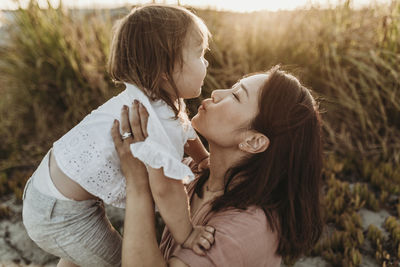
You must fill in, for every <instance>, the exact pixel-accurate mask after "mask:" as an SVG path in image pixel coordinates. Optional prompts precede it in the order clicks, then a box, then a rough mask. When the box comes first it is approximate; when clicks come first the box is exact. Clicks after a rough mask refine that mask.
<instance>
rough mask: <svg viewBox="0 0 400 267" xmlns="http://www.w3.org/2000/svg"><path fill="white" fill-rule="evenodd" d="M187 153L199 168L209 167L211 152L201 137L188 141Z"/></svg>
mask: <svg viewBox="0 0 400 267" xmlns="http://www.w3.org/2000/svg"><path fill="white" fill-rule="evenodd" d="M185 153H186V154H188V155H189V156H190V157H191V158H192V159H193V160H194V161H195V162H196V163H197V164H198V165H199V169H204V168H208V158H209V153H208V151H207V149H206V148H205V147H204V145H203V143H202V142H201V141H200V138H199V137H196V139H193V140H188V141H187V142H186V145H185Z"/></svg>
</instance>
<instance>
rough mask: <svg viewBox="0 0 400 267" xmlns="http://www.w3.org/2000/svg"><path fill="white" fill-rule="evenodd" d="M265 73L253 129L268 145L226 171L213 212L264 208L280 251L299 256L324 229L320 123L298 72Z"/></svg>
mask: <svg viewBox="0 0 400 267" xmlns="http://www.w3.org/2000/svg"><path fill="white" fill-rule="evenodd" d="M267 74H268V75H269V77H268V78H267V81H266V82H265V84H264V85H263V87H262V88H261V94H260V97H259V103H258V105H259V112H258V114H257V115H256V117H255V118H254V120H253V121H252V122H251V125H250V128H251V129H254V130H256V131H258V132H260V133H263V134H264V135H266V136H267V137H268V138H269V139H270V145H269V147H268V149H267V150H266V151H264V152H262V153H258V154H252V155H250V156H249V157H247V158H245V159H243V160H242V161H241V162H240V163H238V164H237V165H236V166H233V167H231V168H230V169H229V170H228V172H227V173H226V175H225V192H224V194H223V195H222V196H220V197H218V198H216V199H215V200H214V202H213V204H212V211H215V212H217V211H221V210H225V209H228V208H238V209H246V208H247V207H249V206H253V205H256V206H258V207H261V208H262V209H263V210H264V212H265V215H266V217H267V220H268V223H269V225H270V226H271V228H272V229H273V230H276V231H278V236H279V245H278V249H277V253H278V254H279V255H282V256H288V257H289V258H297V257H298V256H300V255H302V254H303V253H305V252H307V251H308V250H309V249H311V248H312V247H313V246H314V245H315V243H316V242H317V241H318V239H319V237H320V235H321V232H322V228H323V223H322V219H321V211H320V183H321V170H322V145H321V122H320V116H319V112H318V108H317V106H316V104H315V101H314V99H313V97H312V96H311V94H310V92H309V90H308V89H307V88H305V87H303V86H302V85H301V84H300V83H299V81H298V80H297V79H296V78H295V77H294V76H292V75H290V74H287V73H285V72H284V71H282V70H280V69H279V67H274V68H272V69H271V70H270V71H269V72H268V73H267ZM208 176H209V173H205V174H203V175H202V176H201V177H200V178H199V180H198V182H197V185H196V187H195V192H196V193H197V194H198V195H199V196H200V197H202V188H203V185H204V183H205V182H206V181H207V179H208Z"/></svg>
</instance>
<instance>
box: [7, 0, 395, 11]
mask: <svg viewBox="0 0 400 267" xmlns="http://www.w3.org/2000/svg"><path fill="white" fill-rule="evenodd" d="M37 1H38V2H39V4H41V6H43V7H45V6H46V3H47V0H37ZM59 1H60V0H50V2H51V3H52V5H53V6H58V3H59ZM343 1H344V0H180V3H181V4H182V5H189V6H194V7H212V8H215V9H218V10H229V11H238V12H251V11H259V10H269V11H277V10H293V9H297V8H303V7H306V8H307V7H309V6H310V5H311V4H313V5H315V4H317V5H320V6H326V5H332V4H333V5H334V4H336V3H338V2H343ZM16 2H18V1H16V0H0V9H15V8H16V7H17V6H18V4H16ZM19 2H21V4H22V6H24V5H26V3H28V2H29V0H19ZM148 2H151V1H148V0H147V1H146V0H62V3H63V5H65V6H68V7H77V8H87V7H88V8H93V7H97V8H110V7H118V6H124V5H129V4H138V3H140V4H144V3H148ZM156 2H157V3H160V2H161V3H170V4H171V3H172V4H176V3H177V2H178V0H156ZM352 2H353V5H354V6H355V7H360V6H365V5H368V4H370V3H375V2H378V3H390V2H391V0H353V1H352Z"/></svg>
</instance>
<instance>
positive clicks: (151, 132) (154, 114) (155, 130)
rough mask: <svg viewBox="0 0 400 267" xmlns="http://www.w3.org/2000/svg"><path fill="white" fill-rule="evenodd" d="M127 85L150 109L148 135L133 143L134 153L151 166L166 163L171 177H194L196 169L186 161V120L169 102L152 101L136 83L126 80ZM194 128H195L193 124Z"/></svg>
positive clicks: (166, 173)
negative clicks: (177, 113)
mask: <svg viewBox="0 0 400 267" xmlns="http://www.w3.org/2000/svg"><path fill="white" fill-rule="evenodd" d="M126 87H127V90H128V93H129V94H130V96H132V98H134V99H137V100H139V101H140V102H141V103H142V104H143V105H144V106H145V107H146V109H147V112H148V113H149V119H148V123H147V133H148V137H147V138H146V140H144V141H143V142H137V143H134V144H131V147H130V148H131V152H132V154H133V155H134V156H135V157H136V158H138V159H139V160H140V161H142V162H143V163H144V164H146V165H147V166H150V167H152V168H157V169H158V168H161V167H162V168H163V171H164V175H165V176H167V177H169V178H172V179H177V180H182V181H184V182H190V181H192V180H193V179H194V175H193V173H192V171H191V170H190V168H189V167H188V166H186V165H185V164H183V163H182V158H183V147H184V144H185V142H186V140H185V139H186V138H185V135H186V131H184V129H183V127H184V124H182V123H181V122H180V121H179V120H176V119H174V112H173V111H172V109H170V108H169V107H168V106H167V104H166V103H165V102H160V101H158V102H150V100H149V99H148V98H147V96H145V95H144V93H143V92H142V91H140V90H139V89H138V88H136V87H135V86H133V85H131V84H126ZM189 123H190V122H189ZM190 128H191V129H192V130H193V128H192V127H191V126H190ZM193 132H194V130H193ZM190 134H191V135H192V134H193V133H190ZM194 134H195V132H194Z"/></svg>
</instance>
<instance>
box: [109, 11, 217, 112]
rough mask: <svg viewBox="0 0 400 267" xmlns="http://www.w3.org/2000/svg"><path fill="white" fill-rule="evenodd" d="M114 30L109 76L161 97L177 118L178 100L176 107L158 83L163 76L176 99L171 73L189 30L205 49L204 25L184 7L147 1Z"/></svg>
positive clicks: (206, 41)
mask: <svg viewBox="0 0 400 267" xmlns="http://www.w3.org/2000/svg"><path fill="white" fill-rule="evenodd" d="M114 30H115V32H114V36H113V40H112V44H111V53H110V57H109V61H108V71H109V73H110V75H111V78H112V79H113V80H114V81H116V82H126V83H131V84H135V85H136V86H138V87H139V88H140V89H141V90H142V91H143V92H144V93H145V94H146V95H148V96H149V97H150V98H151V99H152V100H156V99H162V100H164V101H165V102H166V103H167V104H168V105H169V106H170V107H171V108H172V109H173V111H174V113H175V116H176V117H178V114H179V113H180V112H181V110H180V109H181V106H182V105H181V102H180V101H178V107H176V105H175V104H174V101H173V100H172V99H171V98H170V96H169V94H168V93H167V92H166V91H165V90H164V89H163V88H161V82H162V79H165V80H166V81H167V82H168V83H169V84H170V85H171V86H172V88H173V90H174V92H175V95H176V99H179V94H178V89H177V86H176V84H175V82H174V80H173V76H172V74H173V71H174V66H175V64H176V63H178V65H179V66H180V67H182V66H183V63H184V62H183V56H182V50H183V47H184V46H185V44H186V41H187V40H186V39H187V36H188V33H192V32H193V33H194V36H193V37H194V38H197V39H198V42H199V44H201V45H203V47H204V48H206V47H207V46H208V38H209V36H210V33H209V31H208V29H207V26H206V25H205V24H204V22H203V21H202V20H201V19H200V18H199V17H197V16H196V15H194V14H193V13H191V12H190V11H189V10H187V9H185V8H183V7H179V6H173V5H162V4H149V5H144V6H141V7H136V8H134V9H133V10H132V11H131V12H130V13H129V14H128V15H127V16H125V17H124V18H122V19H121V20H119V21H118V22H117V23H116V25H115V29H114Z"/></svg>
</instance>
